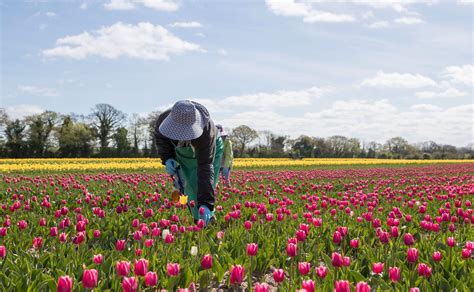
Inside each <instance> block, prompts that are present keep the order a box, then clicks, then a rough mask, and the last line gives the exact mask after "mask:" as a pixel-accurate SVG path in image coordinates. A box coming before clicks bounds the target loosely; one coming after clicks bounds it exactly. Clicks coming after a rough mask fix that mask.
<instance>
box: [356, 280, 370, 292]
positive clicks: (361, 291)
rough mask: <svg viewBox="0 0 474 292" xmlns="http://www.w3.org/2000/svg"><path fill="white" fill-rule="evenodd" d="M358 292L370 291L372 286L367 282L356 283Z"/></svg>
mask: <svg viewBox="0 0 474 292" xmlns="http://www.w3.org/2000/svg"><path fill="white" fill-rule="evenodd" d="M356 292H370V286H369V284H367V283H366V282H359V283H357V284H356Z"/></svg>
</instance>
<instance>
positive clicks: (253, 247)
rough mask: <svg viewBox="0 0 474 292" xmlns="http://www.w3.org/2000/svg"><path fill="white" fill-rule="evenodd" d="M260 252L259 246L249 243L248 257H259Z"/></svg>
mask: <svg viewBox="0 0 474 292" xmlns="http://www.w3.org/2000/svg"><path fill="white" fill-rule="evenodd" d="M257 251H258V244H256V243H249V244H247V255H249V256H251V257H253V256H256V255H257Z"/></svg>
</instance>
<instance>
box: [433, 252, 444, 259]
mask: <svg viewBox="0 0 474 292" xmlns="http://www.w3.org/2000/svg"><path fill="white" fill-rule="evenodd" d="M441 258H442V254H441V252H440V251H435V252H434V253H433V260H434V261H435V262H439V261H441Z"/></svg>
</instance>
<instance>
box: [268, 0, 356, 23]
mask: <svg viewBox="0 0 474 292" xmlns="http://www.w3.org/2000/svg"><path fill="white" fill-rule="evenodd" d="M266 4H267V7H268V8H269V9H270V11H272V12H273V13H274V14H276V15H280V16H298V17H303V21H304V22H307V23H315V22H351V21H355V17H354V16H353V15H350V14H337V13H332V12H327V11H320V10H316V9H314V8H313V7H312V6H311V5H310V4H308V3H302V2H296V1H295V0H266Z"/></svg>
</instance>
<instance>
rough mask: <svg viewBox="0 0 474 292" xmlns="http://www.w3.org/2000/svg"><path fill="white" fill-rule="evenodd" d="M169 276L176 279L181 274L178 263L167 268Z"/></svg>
mask: <svg viewBox="0 0 474 292" xmlns="http://www.w3.org/2000/svg"><path fill="white" fill-rule="evenodd" d="M166 270H167V272H168V276H170V277H176V276H178V274H179V270H180V266H179V264H177V263H170V264H168V265H167V266H166Z"/></svg>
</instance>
